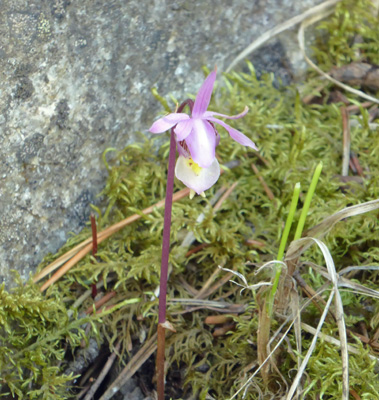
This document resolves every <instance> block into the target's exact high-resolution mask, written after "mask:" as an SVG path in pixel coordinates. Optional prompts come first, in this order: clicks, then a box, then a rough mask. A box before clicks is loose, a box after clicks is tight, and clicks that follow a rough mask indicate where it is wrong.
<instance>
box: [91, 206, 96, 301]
mask: <svg viewBox="0 0 379 400" xmlns="http://www.w3.org/2000/svg"><path fill="white" fill-rule="evenodd" d="M91 228H92V255H93V256H94V257H96V254H97V226H96V219H95V216H94V215H93V214H91ZM91 289H92V298H93V299H94V298H95V297H96V296H97V287H96V283H93V284H92V285H91Z"/></svg>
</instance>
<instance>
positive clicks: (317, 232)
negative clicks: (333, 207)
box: [286, 199, 379, 260]
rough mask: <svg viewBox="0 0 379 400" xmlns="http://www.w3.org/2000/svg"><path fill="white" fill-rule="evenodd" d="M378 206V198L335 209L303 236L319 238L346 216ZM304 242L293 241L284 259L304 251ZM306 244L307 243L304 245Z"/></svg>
mask: <svg viewBox="0 0 379 400" xmlns="http://www.w3.org/2000/svg"><path fill="white" fill-rule="evenodd" d="M378 208H379V199H377V200H371V201H368V202H366V203H362V204H357V205H355V206H351V207H346V208H344V209H342V210H340V211H337V212H336V213H334V214H333V215H331V216H329V217H327V218H325V219H324V220H323V221H322V222H320V223H319V224H317V225H316V226H314V227H313V228H311V229H309V230H308V231H306V232H305V233H304V236H309V237H316V238H320V237H322V236H324V235H325V234H326V233H328V232H329V231H330V230H331V229H332V228H333V226H334V225H335V224H336V223H337V222H339V221H341V220H343V219H345V218H348V217H354V216H356V215H360V214H365V213H368V212H370V211H373V210H377V209H378ZM308 244H309V242H308ZM303 246H304V244H302V242H300V241H296V242H293V243H292V245H291V248H290V249H288V251H287V255H286V259H287V260H290V259H294V258H296V257H298V256H299V254H300V253H302V252H303V251H304V248H302V247H303ZM305 246H307V245H305Z"/></svg>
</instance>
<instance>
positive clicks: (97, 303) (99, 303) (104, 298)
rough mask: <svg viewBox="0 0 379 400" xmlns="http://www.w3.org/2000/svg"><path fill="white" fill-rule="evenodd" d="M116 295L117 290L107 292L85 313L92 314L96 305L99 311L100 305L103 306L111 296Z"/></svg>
mask: <svg viewBox="0 0 379 400" xmlns="http://www.w3.org/2000/svg"><path fill="white" fill-rule="evenodd" d="M114 296H116V292H115V291H112V292H109V293H107V294H105V295H104V296H103V297H102V298H101V299H100V300H98V301H97V302H96V303H94V304H93V305H92V306H90V307H88V308H87V310H86V311H85V313H86V314H87V315H88V314H91V313H92V312H93V307H95V310H96V311H98V310H99V309H100V307H102V306H103V305H104V304H105V303H106V302H107V301H109V300H110V299H111V298H113V297H114Z"/></svg>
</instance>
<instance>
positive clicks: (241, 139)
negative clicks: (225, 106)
mask: <svg viewBox="0 0 379 400" xmlns="http://www.w3.org/2000/svg"><path fill="white" fill-rule="evenodd" d="M207 119H208V120H209V121H212V122H215V123H216V124H219V125H221V126H223V127H224V128H225V129H226V130H227V131H228V132H229V135H230V136H231V138H232V139H233V140H235V141H236V142H238V143H239V144H242V146H248V147H251V148H252V149H254V150H258V148H257V146H256V145H255V143H254V142H253V141H251V140H250V139H249V138H248V137H247V136H245V135H244V134H243V133H241V132H240V131H237V129H234V128H232V127H231V126H229V125H228V124H226V123H225V122H223V121H221V120H219V119H217V118H212V117H211V118H207ZM191 154H192V153H191Z"/></svg>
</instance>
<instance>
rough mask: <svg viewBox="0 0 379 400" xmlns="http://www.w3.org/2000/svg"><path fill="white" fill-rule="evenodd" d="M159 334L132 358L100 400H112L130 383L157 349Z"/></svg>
mask: <svg viewBox="0 0 379 400" xmlns="http://www.w3.org/2000/svg"><path fill="white" fill-rule="evenodd" d="M156 340H157V334H156V333H155V334H154V335H153V336H152V337H151V338H150V339H149V340H148V341H147V342H146V343H145V344H144V345H143V346H142V347H141V348H140V349H139V350H138V352H137V353H136V354H135V355H134V356H133V357H132V358H131V360H130V361H129V362H128V364H127V365H126V367H125V368H124V369H123V370H122V371H121V373H120V374H119V376H118V377H117V379H116V380H115V381H114V382H113V383H112V384H111V385H110V386H109V388H108V389H107V390H106V391H105V393H104V394H103V395H102V396H101V397H100V399H99V400H110V399H111V398H112V397H113V396H114V395H115V394H116V393H117V392H118V391H119V390H120V388H121V387H122V386H123V385H124V384H125V383H126V381H128V380H129V379H130V378H131V377H132V376H133V375H134V374H135V373H136V372H137V371H138V369H139V368H140V367H141V365H143V364H144V362H145V361H146V360H147V359H148V358H149V357H150V356H151V355H152V354H153V353H154V352H155V350H156V349H157V343H156Z"/></svg>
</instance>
